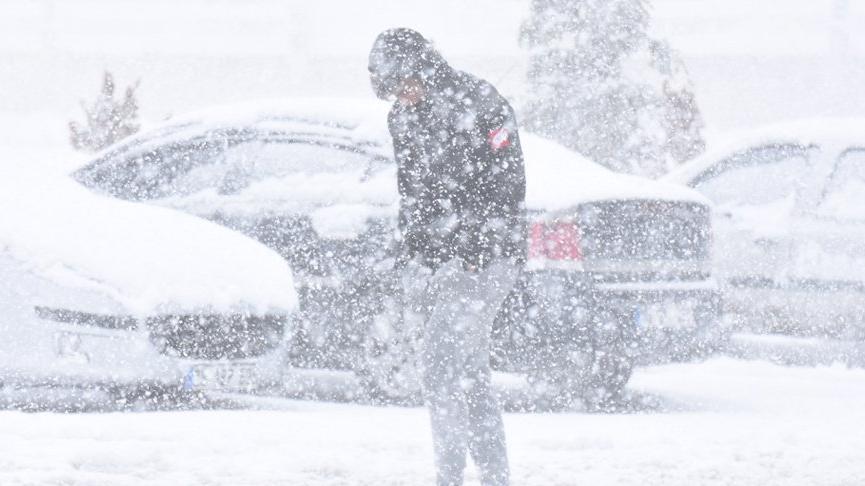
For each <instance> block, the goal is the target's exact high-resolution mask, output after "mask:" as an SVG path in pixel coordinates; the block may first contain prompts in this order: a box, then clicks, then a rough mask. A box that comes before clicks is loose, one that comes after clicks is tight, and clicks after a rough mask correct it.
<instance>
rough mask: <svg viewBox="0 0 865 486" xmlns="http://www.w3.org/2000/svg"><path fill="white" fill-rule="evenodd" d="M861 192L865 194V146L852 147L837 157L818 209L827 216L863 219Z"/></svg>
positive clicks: (864, 212)
mask: <svg viewBox="0 0 865 486" xmlns="http://www.w3.org/2000/svg"><path fill="white" fill-rule="evenodd" d="M862 194H865V148H852V149H850V150H847V151H845V152H844V153H843V154H841V156H840V157H838V162H837V164H836V165H835V170H834V171H833V172H832V175H831V177H830V178H829V183H828V184H827V186H826V191H825V193H824V196H823V200H822V201H821V203H820V206H819V211H820V213H822V214H824V215H827V216H833V217H837V218H842V219H854V220H859V221H865V205H863V204H861V200H862Z"/></svg>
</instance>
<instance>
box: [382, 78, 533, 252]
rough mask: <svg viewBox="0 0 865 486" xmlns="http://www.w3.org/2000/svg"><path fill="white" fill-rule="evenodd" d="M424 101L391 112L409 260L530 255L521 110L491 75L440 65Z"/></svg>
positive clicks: (401, 218)
mask: <svg viewBox="0 0 865 486" xmlns="http://www.w3.org/2000/svg"><path fill="white" fill-rule="evenodd" d="M436 70H437V72H436V73H435V76H430V77H429V80H428V81H427V84H426V86H425V91H426V92H425V96H424V98H423V100H422V101H420V102H418V103H417V104H415V105H412V106H403V105H402V104H400V102H399V101H397V102H396V103H395V104H394V106H393V108H392V109H391V112H390V115H389V116H388V126H389V129H390V133H391V135H392V137H393V144H394V153H395V156H396V160H397V163H398V185H399V193H400V196H401V198H400V213H399V227H400V230H401V233H402V242H401V243H402V253H401V257H402V258H403V259H404V260H407V259H410V258H417V257H419V259H420V261H421V262H423V263H424V264H425V265H427V266H429V267H430V268H433V269H435V268H437V267H438V266H439V265H441V264H442V263H444V262H447V261H449V260H451V259H453V258H460V259H461V260H462V262H463V263H464V264H465V265H470V266H474V267H478V268H483V267H485V266H486V265H488V264H489V263H490V262H491V261H493V260H495V259H498V258H509V259H511V260H513V261H514V262H515V263H517V264H523V263H525V259H526V221H525V207H524V206H525V187H526V180H525V170H524V166H523V154H522V149H521V148H520V139H519V134H518V132H517V124H516V119H515V117H514V112H513V109H512V108H511V106H510V105H509V104H508V102H507V101H506V100H505V99H504V98H503V97H502V96H501V95H500V94H499V93H498V91H496V89H495V88H494V87H493V86H492V85H491V84H489V83H488V82H486V81H484V80H480V79H477V78H475V77H473V76H471V75H469V74H466V73H464V72H460V71H456V70H453V69H452V68H450V66H448V65H446V64H445V65H439V66H437V67H436Z"/></svg>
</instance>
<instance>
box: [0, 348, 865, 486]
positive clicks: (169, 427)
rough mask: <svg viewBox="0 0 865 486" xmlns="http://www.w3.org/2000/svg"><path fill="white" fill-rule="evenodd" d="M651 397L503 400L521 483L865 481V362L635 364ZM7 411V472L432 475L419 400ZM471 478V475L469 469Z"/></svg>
mask: <svg viewBox="0 0 865 486" xmlns="http://www.w3.org/2000/svg"><path fill="white" fill-rule="evenodd" d="M631 390H632V392H633V393H634V394H635V395H637V396H642V397H643V399H644V400H645V401H647V402H654V403H656V404H658V405H660V409H659V410H655V409H653V408H649V409H647V410H645V411H643V412H639V413H632V414H622V415H604V414H586V413H521V414H513V413H509V414H506V416H505V424H506V429H507V434H508V440H509V447H510V458H511V463H512V469H513V483H514V484H515V485H526V486H530V485H544V486H555V485H578V484H602V485H664V486H668V485H688V486H691V485H696V484H699V485H761V486H764V485H817V484H819V485H858V484H863V482H865V460H863V454H865V453H863V452H862V451H863V450H865V434H862V433H861V424H862V423H863V422H865V408H863V407H862V403H865V370H862V369H848V368H845V367H842V366H837V365H836V366H823V367H781V366H776V365H773V364H769V363H766V362H760V361H742V360H733V359H729V358H717V359H712V360H710V361H707V362H704V363H699V364H677V365H667V366H659V367H652V368H647V369H641V370H639V371H638V372H637V373H636V375H635V376H634V378H633V381H632V385H631ZM257 403H258V406H259V407H258V408H259V409H247V410H220V411H194V412H155V413H109V414H72V415H63V414H50V413H36V414H26V413H21V412H9V411H7V412H0V437H3V440H2V441H0V484H3V485H24V484H27V485H49V484H50V485H54V484H66V485H101V484H104V485H109V484H110V485H121V486H122V485H163V484H183V485H213V486H215V485H232V486H234V485H310V486H323V485H414V484H432V481H433V472H432V465H431V458H432V451H431V445H430V438H429V429H428V424H427V416H426V412H425V411H424V410H423V409H421V408H383V407H380V408H376V407H367V406H361V405H355V404H334V403H319V402H302V401H294V400H284V399H260V400H259V401H258V402H257ZM467 478H468V483H467V484H477V475H476V474H475V471H474V470H473V469H472V468H469V470H468V474H467Z"/></svg>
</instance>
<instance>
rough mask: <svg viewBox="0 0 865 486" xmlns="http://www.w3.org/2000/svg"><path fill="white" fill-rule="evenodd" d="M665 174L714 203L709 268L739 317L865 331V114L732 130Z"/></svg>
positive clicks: (788, 329)
mask: <svg viewBox="0 0 865 486" xmlns="http://www.w3.org/2000/svg"><path fill="white" fill-rule="evenodd" d="M730 138H731V140H728V141H726V142H724V143H720V144H718V147H717V148H716V149H712V150H710V151H709V152H707V153H706V154H705V155H703V156H701V157H700V158H698V159H696V160H694V161H693V162H691V163H689V164H686V165H685V166H683V167H681V168H679V169H678V170H676V171H675V172H673V173H671V174H669V175H668V176H667V180H668V181H670V182H678V183H683V184H686V185H688V186H690V187H693V188H695V189H697V190H698V191H700V192H701V193H703V194H704V195H705V196H707V197H708V198H709V199H711V200H712V201H713V202H714V205H715V220H716V221H715V223H714V225H715V243H716V248H715V250H714V255H715V260H716V262H715V268H714V271H715V274H716V277H717V278H718V280H719V285H721V287H722V291H723V295H724V302H725V310H726V311H727V312H728V313H730V315H732V316H735V317H736V320H738V321H739V325H741V326H742V327H744V328H746V329H751V330H758V331H761V332H783V333H792V334H796V335H806V336H830V337H839V338H845V339H850V338H853V339H857V338H858V339H863V338H865V306H863V302H865V203H863V194H865V119H858V120H844V119H813V120H800V121H796V122H788V123H784V124H779V125H773V126H768V127H763V128H760V129H755V130H752V131H749V132H747V133H745V134H741V135H737V136H731V137H730Z"/></svg>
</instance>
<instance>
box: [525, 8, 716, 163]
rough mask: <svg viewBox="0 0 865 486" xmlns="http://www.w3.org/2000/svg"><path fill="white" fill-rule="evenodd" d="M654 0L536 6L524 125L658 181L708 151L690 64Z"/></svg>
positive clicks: (528, 36)
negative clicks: (660, 36)
mask: <svg viewBox="0 0 865 486" xmlns="http://www.w3.org/2000/svg"><path fill="white" fill-rule="evenodd" d="M648 24H649V11H648V3H647V1H646V0H532V5H531V15H530V17H529V18H528V19H527V20H526V21H525V22H524V24H523V27H522V30H521V34H520V37H521V38H520V40H521V43H522V45H523V46H524V47H526V48H527V49H528V50H529V69H528V87H529V89H528V96H527V98H526V102H525V104H524V106H523V107H522V117H523V121H524V123H525V125H526V126H527V127H528V128H529V129H530V130H531V131H533V132H535V133H538V134H541V135H544V136H546V137H549V138H552V139H554V140H557V141H559V142H560V143H562V144H564V145H566V146H568V147H570V148H572V149H574V150H576V151H577V152H580V153H581V154H583V155H585V156H586V157H588V158H590V159H592V160H594V161H596V162H599V163H601V164H603V165H605V166H607V167H609V168H611V169H613V170H616V171H620V172H630V173H636V174H641V175H648V176H659V175H661V174H663V173H665V172H667V171H668V170H669V169H671V168H672V167H673V166H674V165H675V164H676V163H678V162H683V161H685V160H688V159H690V158H692V157H694V156H695V155H697V154H699V153H700V152H702V150H703V148H704V146H705V143H704V140H703V138H702V134H701V131H702V128H703V122H702V117H701V115H700V111H699V109H698V107H697V104H696V100H695V98H694V94H693V90H692V87H691V84H690V81H689V79H688V75H687V71H686V70H685V66H684V63H683V62H682V61H681V59H680V58H679V57H678V56H677V55H676V53H674V52H673V51H672V50H671V49H670V47H669V46H668V45H667V43H665V42H663V41H659V40H654V39H652V38H650V37H649V35H648V33H647V28H648Z"/></svg>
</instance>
